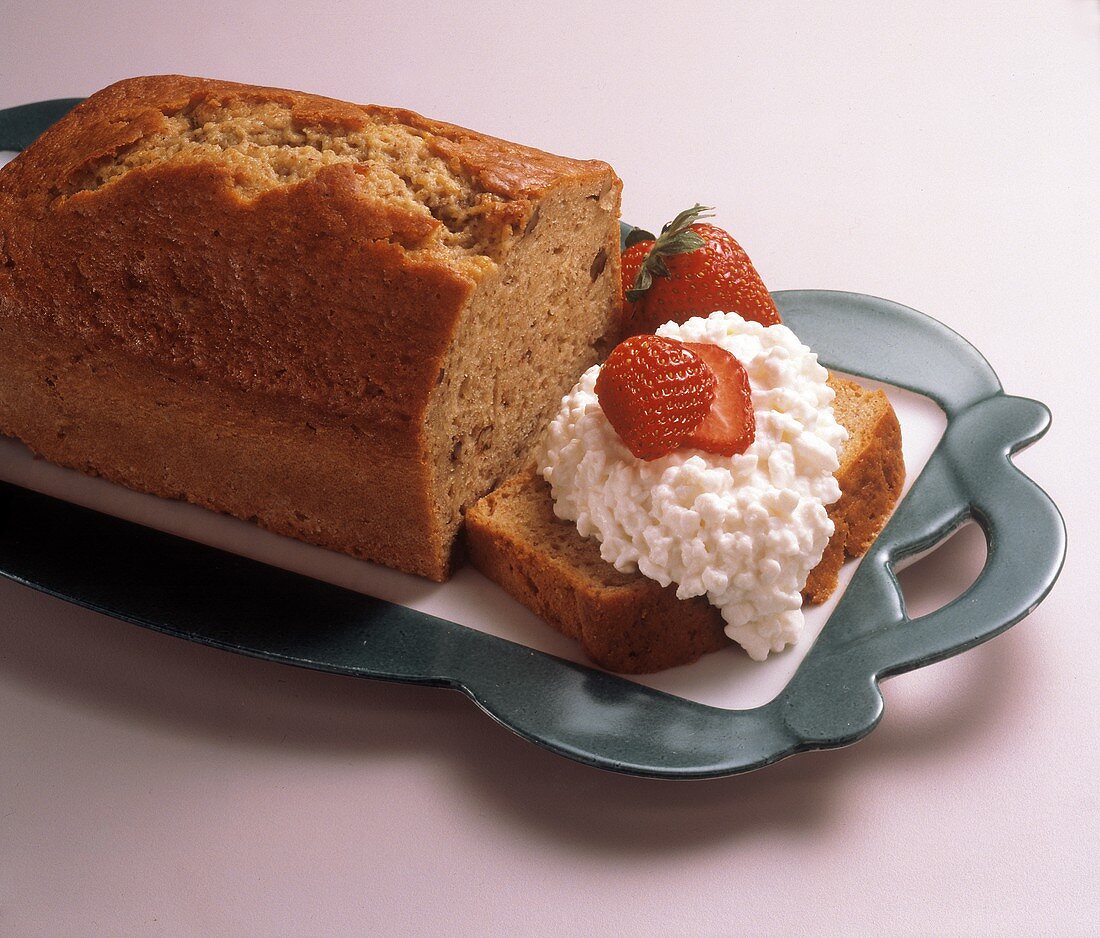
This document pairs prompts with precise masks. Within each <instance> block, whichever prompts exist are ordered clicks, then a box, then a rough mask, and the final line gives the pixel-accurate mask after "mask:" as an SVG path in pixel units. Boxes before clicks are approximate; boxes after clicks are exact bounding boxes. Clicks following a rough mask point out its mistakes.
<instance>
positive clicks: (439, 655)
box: [0, 100, 1065, 778]
mask: <svg viewBox="0 0 1100 938" xmlns="http://www.w3.org/2000/svg"><path fill="white" fill-rule="evenodd" d="M74 103H75V101H74V100H63V101H54V102H41V103H38V104H33V105H26V106H24V107H21V108H13V109H9V110H8V111H3V112H0V149H20V148H21V147H23V146H26V145H27V144H28V143H29V142H30V141H31V140H33V139H34V137H35V136H36V135H37V134H38V133H40V132H41V131H42V130H43V129H44V128H45V127H47V126H48V125H49V123H51V122H52V121H53V120H56V119H57V118H58V117H60V116H61V115H62V114H64V113H65V111H66V110H68V108H69V107H71V106H72V105H73V104H74ZM776 302H777V303H778V305H779V307H780V310H781V312H782V315H783V318H784V321H785V322H786V323H787V324H788V325H790V326H791V328H793V329H794V331H795V332H797V333H798V335H799V336H800V337H801V338H802V339H803V341H805V342H806V343H807V344H809V345H810V346H811V347H813V348H815V349H816V350H817V351H818V353H819V356H820V358H821V360H822V362H823V363H824V364H826V365H827V366H829V367H831V368H836V369H838V370H841V371H845V372H849V373H853V374H859V375H864V376H867V377H870V378H875V379H877V380H881V381H884V382H887V383H890V384H894V385H898V386H900V387H904V388H908V389H910V390H913V391H916V392H918V393H921V394H925V395H927V396H929V397H931V398H933V399H934V400H936V401H937V402H938V403H939V404H940V406H941V407H943V409H944V411H945V412H946V414H947V418H948V424H947V430H946V432H945V434H944V437H943V439H942V440H941V442H940V445H939V447H938V448H937V450H936V452H935V453H934V454H933V456H932V458H931V460H930V462H929V463H928V465H927V466H926V467H925V469H924V471H923V472H922V473H921V475H920V476H919V478H918V479H917V480H916V482H915V484H914V485H913V487H912V489H911V490H910V492H909V494H908V495H907V497H906V498H905V500H904V502H903V503H902V504H901V505H900V506H899V508H898V510H897V511H896V512H895V514H894V516H893V517H892V519H891V520H890V523H889V524H888V525H887V527H886V528H885V530H884V531H883V533H882V535H881V536H880V537H879V539H878V541H877V542H876V543H875V544H874V546H873V547H872V548H871V550H870V551H869V552H868V554H867V556H866V558H865V559H864V560H863V562H862V563H861V565H860V567H859V569H858V571H857V572H856V574H855V577H854V578H853V580H852V582H851V584H850V585H849V587H848V589H847V591H846V592H845V594H844V596H843V597H842V599H841V600H840V603H839V604H838V606H837V608H836V610H835V612H834V613H833V615H832V617H831V618H830V620H829V622H828V624H827V625H826V627H825V629H824V631H823V632H822V634H821V636H820V637H819V639H818V641H817V642H816V643H815V645H814V647H813V648H812V649H811V650H810V652H809V653H808V655H807V657H806V659H805V661H804V662H803V664H802V666H801V667H800V668H799V670H798V671H797V672H796V673H795V676H794V678H793V679H792V680H791V681H790V683H789V684H788V686H787V687H786V689H785V690H784V691H783V693H781V694H780V695H779V696H778V697H776V698H775V699H774V700H772V701H770V702H769V703H767V704H766V705H764V706H761V707H757V708H755V709H751V710H737V711H731V710H723V709H719V708H715V707H709V706H705V705H702V704H698V703H694V702H690V701H686V700H683V699H680V698H677V697H672V696H669V695H667V694H663V693H661V692H659V691H655V690H651V689H649V688H646V687H642V686H640V685H637V684H634V683H632V682H630V681H627V680H624V679H622V678H618V677H616V676H614V675H610V674H607V673H604V672H601V671H597V670H594V669H590V668H586V667H583V666H580V665H576V664H573V663H570V662H566V661H563V660H561V659H558V658H554V657H552V656H549V655H546V654H543V653H541V652H537V651H533V650H531V649H529V648H527V647H525V646H521V645H517V644H515V643H513V642H509V641H506V640H504V639H500V638H496V637H493V636H490V635H486V634H483V633H480V632H477V631H474V630H471V629H468V628H465V627H463V626H459V625H456V624H454V623H451V622H448V621H446V620H444V619H440V618H436V617H433V616H429V615H426V614H424V613H421V612H416V611H414V610H411V609H407V608H405V607H402V606H398V605H394V604H391V603H387V602H384V601H382V600H378V599H373V598H371V597H368V596H364V595H362V594H360V593H355V592H352V591H349V590H345V589H341V588H339V587H336V586H332V585H329V584H325V583H321V582H319V581H316V580H312V579H310V578H307V577H303V576H300V575H297V574H293V573H289V572H287V571H283V570H279V569H276V568H273V567H270V566H265V565H264V564H261V563H258V562H256V561H252V560H248V559H245V558H242V557H238V556H235V555H233V554H228V553H225V552H223V551H219V550H216V549H214V548H210V547H206V546H203V545H200V544H196V543H194V542H191V541H186V540H183V539H181V538H177V537H173V536H171V535H168V534H164V533H161V532H157V531H154V530H151V529H148V528H144V527H141V526H139V525H135V524H133V523H130V522H127V521H122V520H120V519H117V518H113V517H109V516H106V515H102V514H99V513H97V512H93V511H90V510H88V509H85V508H80V507H77V506H75V505H71V504H68V503H66V502H62V501H58V500H56V499H52V498H49V497H47V496H44V495H39V494H36V493H33V492H29V491H27V490H25V489H22V488H19V487H17V486H14V485H9V484H0V574H2V575H5V576H8V577H10V578H12V579H14V580H16V581H17V582H20V583H23V584H25V585H27V586H30V587H32V588H35V589H39V590H42V591H44V592H47V593H50V594H52V595H55V596H58V597H60V598H62V599H65V600H68V601H70V602H74V603H77V604H79V605H82V606H86V607H88V608H91V609H95V610H97V611H100V612H103V613H106V614H108V615H112V616H116V617H118V618H121V619H124V620H126V621H129V622H133V623H135V624H138V625H142V626H145V627H148V628H152V629H156V630H159V631H162V632H168V633H170V634H173V635H177V636H179V637H181V638H186V639H189V640H192V641H197V642H202V643H205V644H209V645H213V646H216V647H219V648H224V649H227V650H230V651H236V652H239V653H242V654H247V655H252V656H255V657H260V658H267V659H270V660H274V661H279V662H283V663H287V664H295V665H299V666H303V667H309V668H315V669H318V670H325V671H333V672H338V673H342V674H350V675H356V676H361V677H371V678H379V679H385V680H396V681H407V682H413V683H422V684H433V685H441V686H448V687H453V688H455V689H458V690H461V691H463V692H464V693H465V694H467V695H468V696H469V697H470V698H471V699H472V700H474V701H475V702H476V703H477V704H478V705H479V706H481V707H482V708H483V709H484V710H485V711H486V712H487V713H489V714H490V715H492V716H493V717H495V718H496V719H498V720H499V721H500V722H502V723H504V724H505V725H507V726H509V727H511V728H512V729H513V730H515V731H516V732H517V733H519V734H520V735H522V736H525V737H526V738H528V739H531V740H532V741H534V742H537V743H539V744H540V745H543V746H545V747H547V748H549V749H552V750H554V751H557V752H560V753H562V754H563V755H567V756H570V757H572V758H575V759H578V760H581V761H583V762H587V763H589V764H592V765H596V766H600V767H602V768H607V769H613V770H616V771H622V772H630V773H634V774H639V775H652V776H662V777H679V778H692V777H695V778H698V777H706V776H716V775H726V774H732V773H735V772H741V771H745V770H748V769H752V768H758V767H760V766H763V765H766V764H768V763H770V762H774V761H776V760H778V759H780V758H783V757H785V756H787V755H790V754H792V753H795V752H799V751H803V750H808V749H815V748H826V747H835V746H841V745H845V744H848V743H851V742H853V741H855V740H857V739H859V738H860V737H862V736H864V735H865V734H866V733H868V732H870V730H871V729H873V728H874V726H875V724H876V723H877V722H878V720H879V718H880V717H881V714H882V697H881V694H880V692H879V689H878V682H879V681H880V680H881V679H882V678H884V677H888V676H890V675H891V674H897V673H900V672H903V671H907V670H910V669H913V668H916V667H920V666H922V665H925V664H929V663H931V662H933V661H936V660H939V659H941V658H944V657H947V656H950V655H953V654H957V653H958V652H960V651H964V650H966V649H967V648H970V647H972V646H974V645H976V644H978V643H980V642H982V641H985V640H986V639H988V638H991V637H993V636H994V635H996V634H998V633H999V632H1001V631H1003V630H1004V629H1006V628H1008V627H1009V626H1011V625H1012V624H1014V623H1015V622H1017V621H1019V620H1020V619H1021V618H1023V617H1024V616H1025V615H1027V613H1028V612H1030V611H1031V610H1032V609H1033V608H1034V607H1035V606H1036V605H1037V604H1038V603H1039V602H1040V601H1041V600H1042V599H1043V597H1044V596H1045V595H1046V594H1047V593H1048V592H1049V590H1050V588H1051V586H1052V585H1053V583H1054V581H1055V579H1056V578H1057V575H1058V572H1059V571H1060V569H1061V565H1062V560H1063V557H1064V552H1065V530H1064V526H1063V523H1062V520H1061V517H1060V516H1059V514H1058V511H1057V509H1056V508H1055V506H1054V505H1053V503H1052V502H1051V501H1050V499H1049V498H1048V497H1047V496H1046V495H1045V493H1044V492H1043V491H1042V490H1041V489H1040V488H1039V487H1038V486H1036V485H1035V484H1034V483H1033V482H1032V481H1031V480H1030V479H1028V478H1027V477H1025V476H1024V475H1023V474H1021V473H1020V472H1019V471H1018V470H1017V469H1016V468H1015V467H1014V466H1013V465H1012V462H1011V459H1010V457H1011V455H1012V454H1013V453H1015V452H1016V451H1018V450H1019V449H1021V448H1023V447H1024V446H1027V445H1028V444H1029V443H1031V442H1034V441H1035V440H1036V439H1038V438H1039V437H1040V436H1042V434H1043V433H1044V432H1045V431H1046V429H1047V427H1048V425H1049V421H1050V415H1049V412H1048V411H1047V409H1046V408H1045V407H1044V406H1043V405H1042V404H1040V403H1038V402H1036V401H1032V400H1028V399H1024V398H1016V397H1010V396H1007V395H1005V394H1004V393H1003V391H1002V389H1001V386H1000V382H999V381H998V380H997V377H996V375H995V374H994V372H993V370H992V369H991V368H990V366H989V364H988V363H987V362H986V361H985V360H984V359H983V358H982V356H981V355H980V354H979V353H978V352H977V351H976V350H975V349H974V348H973V347H972V346H971V345H969V344H968V343H967V342H966V341H965V340H964V339H962V338H961V337H959V336H958V335H956V334H955V333H954V332H952V331H951V330H949V329H948V328H946V327H945V326H943V325H941V324H940V323H938V322H936V321H935V320H932V319H930V318H929V317H927V316H924V315H922V314H921V313H918V312H916V311H914V310H911V309H908V308H906V307H904V306H900V305H898V304H896V303H891V302H889V301H886V300H881V299H876V298H874V297H868V296H862V295H858V294H851V293H841V292H829V291H814V290H805V291H787V292H783V293H778V294H776ZM968 519H974V520H975V521H977V522H978V524H979V525H980V526H981V527H982V529H983V530H984V532H985V535H986V539H987V543H988V558H987V561H986V565H985V568H984V569H983V571H982V573H981V575H980V576H979V577H978V579H977V580H976V581H975V583H974V584H973V585H972V586H971V587H970V589H968V590H967V591H966V592H965V593H964V594H963V595H962V596H960V597H959V598H958V599H956V600H955V601H954V602H952V603H950V604H948V605H947V606H944V607H943V608H942V609H939V610H937V611H936V612H934V613H931V614H929V615H926V616H923V617H921V618H917V619H910V618H909V617H908V616H907V615H906V614H905V609H904V604H903V601H902V598H901V593H900V590H899V588H898V584H897V580H896V579H895V577H894V574H893V571H892V566H893V565H894V564H895V563H897V562H898V561H899V560H901V559H903V558H905V557H907V556H910V555H912V554H915V553H918V552H921V551H924V550H926V549H928V548H929V547H931V546H933V545H934V544H936V543H937V542H939V541H941V540H943V539H945V538H946V537H947V536H949V535H950V534H951V533H952V532H953V531H954V530H955V529H956V528H957V527H958V526H959V525H961V524H962V523H964V522H965V521H967V520H968Z"/></svg>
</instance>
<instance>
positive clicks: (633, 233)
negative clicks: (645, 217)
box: [626, 228, 657, 248]
mask: <svg viewBox="0 0 1100 938" xmlns="http://www.w3.org/2000/svg"><path fill="white" fill-rule="evenodd" d="M656 240H657V236H656V235H655V234H654V233H653V232H652V231H646V230H645V229H644V228H632V229H631V230H630V234H628V235H627V236H626V246H627V247H628V248H632V247H634V245H635V244H639V243H641V242H642V241H656Z"/></svg>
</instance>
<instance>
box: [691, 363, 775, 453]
mask: <svg viewBox="0 0 1100 938" xmlns="http://www.w3.org/2000/svg"><path fill="white" fill-rule="evenodd" d="M683 345H684V348H686V349H690V350H691V351H692V352H694V353H695V354H696V355H698V356H699V357H700V358H701V359H702V360H703V361H704V362H706V364H707V367H708V368H710V370H711V371H712V372H713V373H714V376H715V377H716V378H717V379H718V388H717V392H716V394H715V395H714V401H713V402H712V403H711V405H710V411H709V412H708V413H707V415H706V417H704V418H703V422H702V423H700V424H699V426H698V427H697V428H696V429H695V430H694V431H693V432H692V433H691V434H689V435H688V437H687V439H685V440H684V442H683V444H681V445H683V446H687V447H695V448H696V449H701V450H703V451H704V452H707V453H717V454H719V455H722V456H737V455H739V454H741V453H743V452H745V450H747V449H748V448H749V446H751V445H752V441H753V440H754V439H756V414H755V412H754V411H753V409H752V390H751V388H750V386H749V374H748V372H747V371H745V366H744V365H742V364H741V362H740V361H738V360H737V358H736V357H735V356H734V355H732V354H731V353H730V352H727V351H726V350H725V349H724V348H722V347H721V346H719V345H712V344H710V343H709V342H684V343H683Z"/></svg>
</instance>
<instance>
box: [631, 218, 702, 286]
mask: <svg viewBox="0 0 1100 938" xmlns="http://www.w3.org/2000/svg"><path fill="white" fill-rule="evenodd" d="M713 211H714V210H713V209H712V208H711V207H710V206H708V205H699V204H696V205H693V206H692V207H691V208H689V209H685V210H684V211H682V212H680V214H679V215H677V216H676V217H675V218H674V219H672V221H670V222H669V223H668V224H667V225H665V226H664V228H662V229H661V236H660V237H659V238H654V236H653V234H652V233H651V232H648V231H645V230H643V229H641V228H635V229H633V230H632V231H631V232H630V234H628V235H627V236H626V246H627V247H628V248H629V247H631V246H632V245H634V244H638V243H640V242H642V241H653V247H651V248H650V249H649V253H648V254H646V256H645V259H644V260H643V261H642V266H641V267H639V268H638V274H637V276H635V278H634V283H633V284H631V286H630V289H629V290H627V291H626V298H627V299H628V300H629V301H630V302H631V303H636V302H638V300H640V299H641V298H642V296H643V295H644V294H645V291H646V290H648V289H649V288H650V287H651V286H652V285H653V278H654V277H668V276H670V273H669V269H668V264H666V263H665V260H664V259H665V258H666V257H671V256H672V255H673V254H689V253H691V252H692V251H698V250H699V248H701V247H702V246H703V244H704V241H703V239H702V238H701V237H699V234H698V232H695V231H692V230H691V226H692V225H694V224H695V223H696V222H697V221H699V220H700V219H702V218H711V217H713V216H712V215H710V214H707V213H710V212H713Z"/></svg>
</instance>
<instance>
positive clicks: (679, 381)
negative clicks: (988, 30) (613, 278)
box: [596, 335, 717, 460]
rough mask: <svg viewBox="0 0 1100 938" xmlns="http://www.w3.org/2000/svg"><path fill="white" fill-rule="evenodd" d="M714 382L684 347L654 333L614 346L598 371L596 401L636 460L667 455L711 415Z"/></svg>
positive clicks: (704, 368) (701, 360)
mask: <svg viewBox="0 0 1100 938" xmlns="http://www.w3.org/2000/svg"><path fill="white" fill-rule="evenodd" d="M716 385H717V380H716V378H715V375H714V374H713V373H712V372H711V369H710V368H708V367H707V365H706V364H705V362H704V361H703V359H702V358H701V357H700V356H699V355H697V354H696V353H695V352H693V351H692V350H691V349H690V348H688V347H687V346H686V345H685V344H684V343H682V342H677V341H675V340H673V339H664V338H661V337H660V336H656V335H639V336H634V337H632V338H630V339H627V340H626V341H625V342H620V343H619V344H618V345H617V346H615V349H614V350H613V351H612V352H611V354H610V355H609V356H608V357H607V361H605V362H604V363H603V366H602V367H601V368H600V374H599V377H597V378H596V397H597V398H599V401H600V407H601V408H603V412H604V415H605V416H606V417H607V419H608V422H609V423H610V424H611V426H612V427H613V428H614V429H615V432H616V433H618V434H619V437H620V438H621V439H622V441H623V443H625V444H626V447H627V449H629V450H630V452H631V453H633V454H634V455H635V456H636V457H637V458H638V459H645V460H652V459H658V458H659V457H661V456H665V455H667V454H668V453H671V452H673V451H674V450H676V449H678V448H679V447H680V446H682V445H683V444H684V441H685V440H686V439H688V437H689V436H690V435H691V434H692V433H693V432H695V431H696V430H698V429H699V427H700V425H701V424H702V423H703V422H704V419H705V418H707V417H708V415H709V414H710V412H711V405H712V404H713V402H714V399H715V393H716Z"/></svg>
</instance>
